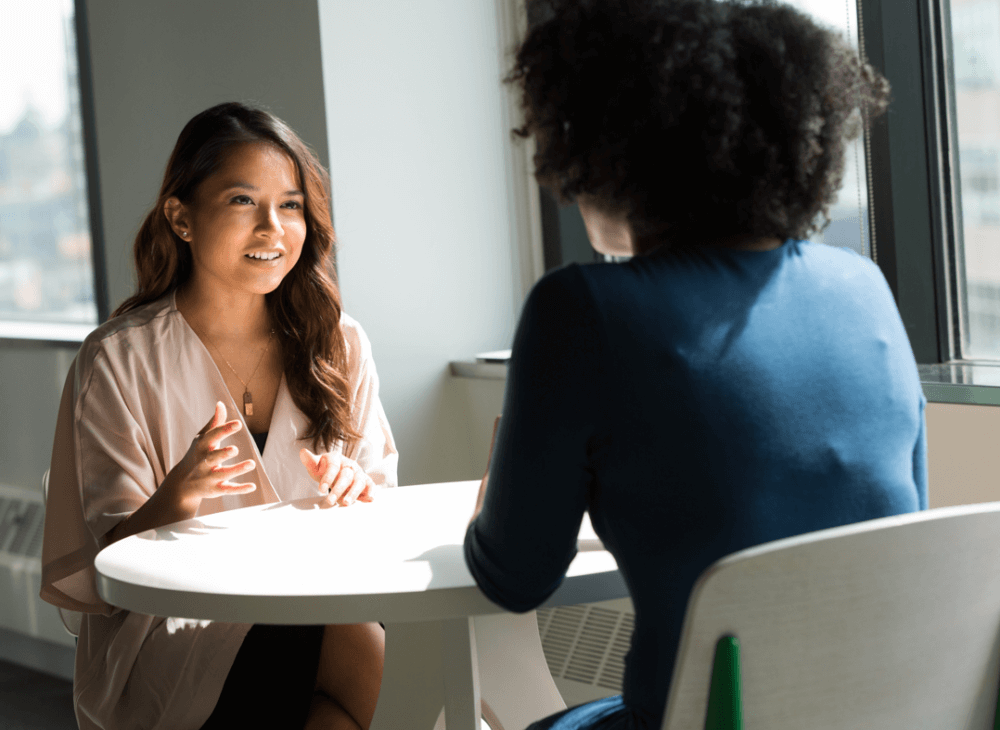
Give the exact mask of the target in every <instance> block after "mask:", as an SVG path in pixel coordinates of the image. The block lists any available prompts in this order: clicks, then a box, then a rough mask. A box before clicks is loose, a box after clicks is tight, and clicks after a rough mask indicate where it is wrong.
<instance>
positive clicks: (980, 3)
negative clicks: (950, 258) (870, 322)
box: [951, 0, 1000, 359]
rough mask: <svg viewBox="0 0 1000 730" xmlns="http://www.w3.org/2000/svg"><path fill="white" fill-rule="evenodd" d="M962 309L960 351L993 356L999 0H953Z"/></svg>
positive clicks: (997, 293)
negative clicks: (963, 262) (963, 281)
mask: <svg viewBox="0 0 1000 730" xmlns="http://www.w3.org/2000/svg"><path fill="white" fill-rule="evenodd" d="M951 45H952V48H953V54H954V74H955V82H954V98H955V116H956V122H957V132H958V158H959V168H960V170H961V174H960V180H961V199H960V205H961V214H962V241H961V244H962V253H963V254H964V256H963V258H964V261H965V272H964V273H965V287H964V292H960V295H962V294H964V299H965V303H966V306H967V311H968V317H967V320H966V323H965V324H966V327H965V328H964V331H963V333H962V334H963V337H962V348H961V349H962V352H961V354H962V355H963V356H964V357H966V358H971V359H1000V0H952V3H951Z"/></svg>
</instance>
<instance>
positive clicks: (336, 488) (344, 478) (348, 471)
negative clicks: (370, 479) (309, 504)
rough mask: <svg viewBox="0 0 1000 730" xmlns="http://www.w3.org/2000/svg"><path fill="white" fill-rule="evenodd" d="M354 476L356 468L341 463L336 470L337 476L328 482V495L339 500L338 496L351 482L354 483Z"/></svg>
mask: <svg viewBox="0 0 1000 730" xmlns="http://www.w3.org/2000/svg"><path fill="white" fill-rule="evenodd" d="M356 478H357V469H355V468H354V467H353V466H351V465H350V464H344V463H341V464H340V470H339V471H338V472H337V478H336V479H334V480H333V482H332V483H331V484H330V496H331V497H332V498H333V500H334V501H337V502H339V501H340V498H341V497H343V496H344V494H345V493H346V492H347V490H348V489H350V488H351V484H353V483H354V480H355V479H356Z"/></svg>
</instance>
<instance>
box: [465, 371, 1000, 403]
mask: <svg viewBox="0 0 1000 730" xmlns="http://www.w3.org/2000/svg"><path fill="white" fill-rule="evenodd" d="M450 367H451V374H452V375H453V376H454V377H456V378H478V379H480V380H504V379H506V377H507V365H506V364H504V363H492V362H479V361H476V360H459V361H455V362H452V363H450ZM918 368H919V371H920V383H921V385H922V386H923V389H924V396H926V398H927V400H928V401H929V402H931V403H963V404H966V405H979V406H1000V363H995V364H994V363H990V364H984V363H961V364H943V365H920V366H918Z"/></svg>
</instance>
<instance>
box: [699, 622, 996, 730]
mask: <svg viewBox="0 0 1000 730" xmlns="http://www.w3.org/2000/svg"><path fill="white" fill-rule="evenodd" d="M998 717H1000V716H998ZM705 730H743V696H742V691H741V683H740V642H739V640H738V639H737V638H736V637H735V636H723V637H722V638H721V639H719V642H718V643H717V644H716V645H715V662H714V663H713V664H712V685H711V688H710V689H709V693H708V711H707V712H706V713H705ZM995 730H1000V726H997V727H996V728H995Z"/></svg>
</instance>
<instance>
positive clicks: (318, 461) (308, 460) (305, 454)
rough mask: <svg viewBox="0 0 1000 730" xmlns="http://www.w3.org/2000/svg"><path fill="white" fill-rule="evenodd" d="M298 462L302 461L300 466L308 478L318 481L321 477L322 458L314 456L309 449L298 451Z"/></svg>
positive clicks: (322, 469)
mask: <svg viewBox="0 0 1000 730" xmlns="http://www.w3.org/2000/svg"><path fill="white" fill-rule="evenodd" d="M299 460H301V461H302V465H303V466H304V467H305V468H306V471H308V472H309V476H311V477H312V478H313V479H315V480H317V481H319V480H320V479H321V478H322V477H323V471H324V468H323V457H322V456H319V455H317V454H314V453H313V452H311V451H310V450H309V449H305V448H303V449H300V450H299Z"/></svg>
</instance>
